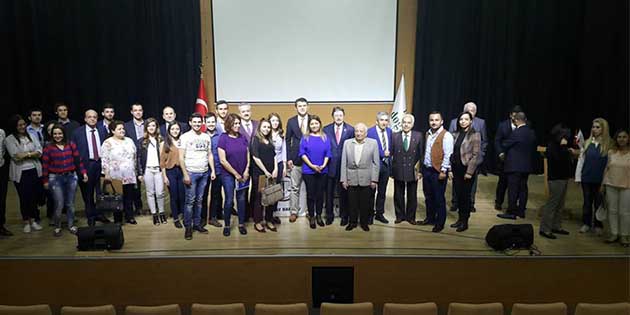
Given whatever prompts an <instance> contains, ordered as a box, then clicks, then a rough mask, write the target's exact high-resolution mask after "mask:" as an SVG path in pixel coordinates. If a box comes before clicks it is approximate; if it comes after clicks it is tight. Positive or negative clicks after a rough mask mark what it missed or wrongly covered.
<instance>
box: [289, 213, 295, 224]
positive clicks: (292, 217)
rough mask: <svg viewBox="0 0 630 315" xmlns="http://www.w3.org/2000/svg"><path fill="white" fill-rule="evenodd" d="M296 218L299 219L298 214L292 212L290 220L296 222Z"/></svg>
mask: <svg viewBox="0 0 630 315" xmlns="http://www.w3.org/2000/svg"><path fill="white" fill-rule="evenodd" d="M295 220H297V214H295V213H291V216H290V217H289V222H291V223H293V222H295Z"/></svg>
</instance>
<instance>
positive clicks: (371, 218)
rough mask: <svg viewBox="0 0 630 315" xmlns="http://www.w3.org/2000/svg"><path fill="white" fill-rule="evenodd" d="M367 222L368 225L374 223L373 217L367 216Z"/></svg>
mask: <svg viewBox="0 0 630 315" xmlns="http://www.w3.org/2000/svg"><path fill="white" fill-rule="evenodd" d="M368 224H369V225H372V224H374V217H372V216H371V217H369V218H368Z"/></svg>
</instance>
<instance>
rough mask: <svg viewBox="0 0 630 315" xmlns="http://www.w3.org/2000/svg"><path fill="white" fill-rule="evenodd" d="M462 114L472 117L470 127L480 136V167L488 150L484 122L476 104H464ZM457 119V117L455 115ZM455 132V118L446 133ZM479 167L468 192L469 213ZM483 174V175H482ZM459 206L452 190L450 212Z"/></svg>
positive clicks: (471, 207)
mask: <svg viewBox="0 0 630 315" xmlns="http://www.w3.org/2000/svg"><path fill="white" fill-rule="evenodd" d="M463 112H469V113H471V114H472V116H473V122H472V127H473V129H474V130H475V131H477V132H479V134H480V135H481V152H480V155H479V158H478V160H477V166H480V165H481V164H482V163H483V159H484V157H485V156H486V150H487V148H488V133H487V131H486V121H485V120H483V119H481V118H479V117H477V104H475V103H473V102H468V103H466V104H464V110H463ZM457 116H458V117H459V115H457ZM455 131H457V118H453V119H452V120H451V124H450V125H449V127H448V132H450V133H454V132H455ZM479 169H480V167H477V170H478V171H477V172H476V173H475V175H474V176H473V178H472V181H473V182H472V188H471V190H470V202H471V205H470V212H475V195H476V193H477V175H478V174H479ZM484 174H485V173H484ZM458 209H459V206H458V205H457V195H456V194H455V191H454V190H453V194H452V198H451V209H450V210H451V211H457V210H458Z"/></svg>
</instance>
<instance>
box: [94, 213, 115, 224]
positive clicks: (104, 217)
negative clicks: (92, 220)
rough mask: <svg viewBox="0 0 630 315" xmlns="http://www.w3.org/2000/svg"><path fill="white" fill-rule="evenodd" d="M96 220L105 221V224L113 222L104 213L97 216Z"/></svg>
mask: <svg viewBox="0 0 630 315" xmlns="http://www.w3.org/2000/svg"><path fill="white" fill-rule="evenodd" d="M96 221H100V222H101V223H104V224H107V223H111V222H112V221H109V219H108V218H107V217H106V216H104V215H101V216H99V217H98V218H96Z"/></svg>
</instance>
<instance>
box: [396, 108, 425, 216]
mask: <svg viewBox="0 0 630 315" xmlns="http://www.w3.org/2000/svg"><path fill="white" fill-rule="evenodd" d="M414 122H415V118H414V117H413V115H411V114H405V115H404V116H403V118H402V131H401V132H396V133H394V134H393V135H392V177H394V209H395V212H396V221H394V223H396V224H398V223H400V222H403V221H407V222H409V224H412V225H416V209H417V208H418V197H417V196H418V180H420V177H421V176H422V175H420V172H419V170H418V165H417V164H418V161H419V160H420V158H421V156H422V150H423V148H424V137H423V136H422V133H420V132H418V131H414V130H411V129H412V128H413V125H414ZM405 190H406V191H407V202H405Z"/></svg>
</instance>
